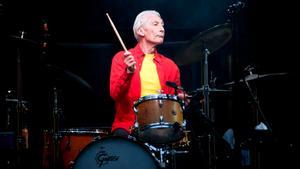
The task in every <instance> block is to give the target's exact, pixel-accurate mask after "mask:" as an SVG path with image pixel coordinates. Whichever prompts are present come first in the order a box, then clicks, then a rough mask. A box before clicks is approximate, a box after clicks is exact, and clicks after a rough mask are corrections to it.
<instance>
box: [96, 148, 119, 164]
mask: <svg viewBox="0 0 300 169" xmlns="http://www.w3.org/2000/svg"><path fill="white" fill-rule="evenodd" d="M95 160H96V162H97V164H98V166H99V167H102V166H104V165H106V164H108V163H109V162H110V161H118V160H119V156H116V155H111V154H108V152H107V151H106V150H105V149H104V147H101V148H100V151H99V152H98V153H97V154H96V157H95Z"/></svg>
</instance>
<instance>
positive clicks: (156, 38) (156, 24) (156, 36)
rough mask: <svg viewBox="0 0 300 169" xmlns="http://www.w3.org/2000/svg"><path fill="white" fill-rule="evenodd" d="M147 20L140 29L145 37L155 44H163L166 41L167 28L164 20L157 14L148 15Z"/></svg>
mask: <svg viewBox="0 0 300 169" xmlns="http://www.w3.org/2000/svg"><path fill="white" fill-rule="evenodd" d="M147 18H148V19H147V20H148V22H146V23H145V24H144V25H143V26H142V27H141V28H140V29H141V31H142V32H143V34H144V36H143V38H145V39H146V41H148V42H150V43H153V44H161V43H163V41H164V36H165V29H164V22H163V20H162V19H161V18H160V17H158V16H157V15H151V14H150V15H148V16H147Z"/></svg>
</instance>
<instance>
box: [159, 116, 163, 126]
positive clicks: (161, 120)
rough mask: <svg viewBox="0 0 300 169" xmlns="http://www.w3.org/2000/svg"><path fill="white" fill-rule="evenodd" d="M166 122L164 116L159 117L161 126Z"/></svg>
mask: <svg viewBox="0 0 300 169" xmlns="http://www.w3.org/2000/svg"><path fill="white" fill-rule="evenodd" d="M163 121H164V117H163V116H162V115H160V116H159V123H160V124H161V123H162V122H163Z"/></svg>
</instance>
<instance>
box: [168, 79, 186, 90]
mask: <svg viewBox="0 0 300 169" xmlns="http://www.w3.org/2000/svg"><path fill="white" fill-rule="evenodd" d="M166 85H167V86H169V87H173V88H174V89H175V90H183V87H181V86H178V85H177V84H176V83H175V82H170V81H166Z"/></svg>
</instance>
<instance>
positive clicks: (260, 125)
mask: <svg viewBox="0 0 300 169" xmlns="http://www.w3.org/2000/svg"><path fill="white" fill-rule="evenodd" d="M248 71H249V73H250V75H251V74H252V71H251V69H249V70H248ZM243 81H244V83H245V84H246V86H247V88H248V90H249V93H250V95H251V97H252V100H253V101H252V102H253V103H254V106H255V111H256V112H255V113H256V115H255V123H256V124H255V125H256V126H255V127H254V129H255V130H269V131H270V132H272V128H271V126H270V124H269V123H268V121H267V119H266V117H265V115H264V113H263V111H262V110H261V106H260V103H259V99H258V96H257V89H256V88H255V89H253V88H252V87H251V86H250V84H249V82H248V81H247V80H246V79H245V77H244V78H243ZM259 115H260V116H261V118H262V120H263V121H264V122H265V124H264V123H263V122H261V121H260V120H259ZM253 151H254V154H255V157H254V158H255V159H254V164H253V165H254V167H255V168H257V169H261V168H262V159H261V152H260V150H258V149H256V148H254V150H253Z"/></svg>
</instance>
